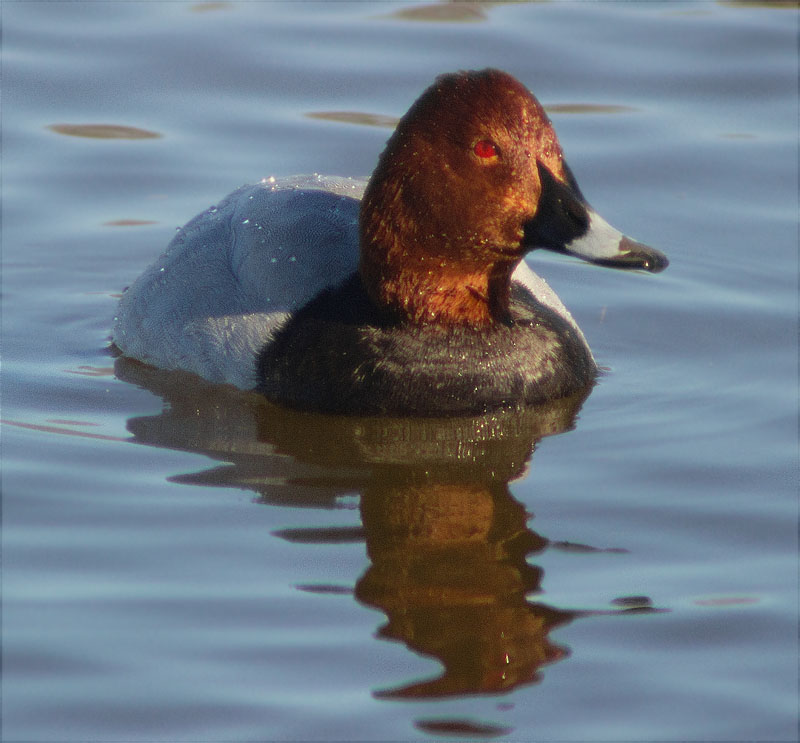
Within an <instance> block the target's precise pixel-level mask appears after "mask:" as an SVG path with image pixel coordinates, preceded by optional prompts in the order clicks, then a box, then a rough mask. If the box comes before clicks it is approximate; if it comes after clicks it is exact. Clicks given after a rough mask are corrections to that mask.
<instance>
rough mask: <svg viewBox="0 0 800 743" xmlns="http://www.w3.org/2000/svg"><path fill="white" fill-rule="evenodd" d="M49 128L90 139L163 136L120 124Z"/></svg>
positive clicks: (73, 125)
mask: <svg viewBox="0 0 800 743" xmlns="http://www.w3.org/2000/svg"><path fill="white" fill-rule="evenodd" d="M47 128H48V129H49V130H50V131H51V132H55V133H56V134H64V135H66V136H68V137H87V138H89V139H159V138H160V137H161V136H162V135H161V134H159V133H158V132H150V131H148V130H147V129H139V128H138V127H135V126H121V125H119V124H50V125H49V126H48V127H47Z"/></svg>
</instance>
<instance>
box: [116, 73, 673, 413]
mask: <svg viewBox="0 0 800 743" xmlns="http://www.w3.org/2000/svg"><path fill="white" fill-rule="evenodd" d="M541 249H544V250H549V251H555V252H558V253H564V254H568V255H572V256H576V257H579V258H581V259H583V260H586V261H588V262H591V263H594V264H599V265H604V266H608V267H616V268H625V269H639V270H643V271H646V272H651V273H656V272H659V271H662V270H663V269H664V268H666V267H667V265H668V260H667V258H666V256H665V255H664V254H663V253H661V252H660V251H658V250H656V249H654V248H651V247H650V246H648V245H645V244H644V243H641V242H637V241H635V240H633V239H631V238H629V237H627V236H626V235H624V234H623V233H621V232H620V231H618V230H617V229H616V228H614V227H612V226H611V225H610V224H609V223H608V222H606V221H605V220H604V219H603V218H602V217H601V216H600V215H599V214H597V213H596V212H595V211H594V209H592V207H591V206H590V205H589V204H588V202H587V201H586V199H585V198H584V196H583V194H582V193H581V190H580V188H579V187H578V184H577V182H576V180H575V177H574V176H573V174H572V171H571V170H570V168H569V167H568V165H567V162H566V160H565V158H564V154H563V151H562V148H561V145H560V144H559V141H558V138H557V136H556V133H555V129H554V128H553V125H552V123H551V121H550V119H549V118H548V116H547V114H546V113H545V110H544V108H543V107H542V105H541V104H540V103H539V101H538V100H537V99H536V98H535V97H534V96H533V94H532V93H531V92H530V91H529V90H528V89H527V88H526V87H525V86H524V85H523V84H522V83H521V82H519V81H518V80H517V79H516V78H514V77H513V76H512V75H510V74H508V73H506V72H503V71H501V70H497V69H484V70H470V71H460V72H455V73H448V74H444V75H440V76H439V77H437V78H436V79H435V81H434V82H433V84H432V85H430V87H428V88H427V89H426V90H425V91H424V92H423V93H422V94H421V95H420V97H419V98H418V99H417V100H416V101H415V102H414V103H413V105H412V106H411V108H410V109H409V110H408V112H407V113H406V114H405V115H404V116H403V117H402V118H401V120H400V121H399V123H398V124H397V127H396V128H395V130H394V132H393V133H392V135H391V137H390V138H389V140H388V142H387V144H386V147H385V149H384V150H383V152H382V154H381V155H380V157H379V159H378V163H377V166H376V168H375V170H374V172H373V173H372V175H371V177H370V178H369V179H363V178H349V177H338V176H326V175H319V174H314V175H310V176H289V177H284V178H276V177H269V178H265V179H263V180H262V181H261V182H259V183H256V184H251V185H246V186H242V187H241V188H239V189H237V190H236V191H234V192H233V193H232V194H230V195H229V196H228V197H226V198H225V199H224V200H223V201H221V202H220V203H218V204H217V205H216V206H213V207H211V208H210V209H207V210H206V211H204V212H203V213H201V214H199V215H198V216H196V217H195V218H194V219H192V220H191V221H189V222H188V223H187V224H186V225H185V226H184V227H183V228H181V229H180V230H179V231H178V232H177V233H176V235H175V236H174V238H173V239H172V241H171V242H170V244H169V245H168V246H167V248H166V250H165V252H164V253H163V254H162V255H161V256H160V257H159V258H158V259H157V260H156V261H155V262H154V263H153V264H152V265H151V266H150V267H149V268H147V269H146V270H145V271H144V273H143V274H142V275H141V276H139V278H137V279H136V280H135V281H134V282H133V283H132V284H131V285H130V287H128V288H127V289H126V290H125V291H124V293H123V295H122V297H121V299H120V302H119V306H118V309H117V313H116V316H115V318H114V322H113V328H112V344H113V346H114V347H115V349H116V351H117V352H118V353H120V354H122V355H123V356H125V357H128V358H132V359H135V360H137V361H140V362H143V363H145V364H149V365H151V366H155V367H158V368H161V369H165V370H181V371H184V372H191V373H193V374H196V375H198V376H200V377H202V378H203V379H205V380H206V381H208V382H211V383H215V384H232V385H234V386H236V387H238V388H240V389H242V390H249V391H251V392H255V393H257V394H260V395H263V396H264V397H266V398H267V400H269V401H270V402H272V403H274V404H276V405H278V406H283V407H288V408H293V409H296V410H302V411H309V412H315V413H324V414H334V415H362V416H375V415H383V416H400V417H420V416H426V417H453V416H467V415H477V414H484V413H487V412H491V411H493V410H497V409H501V408H525V407H528V406H532V405H537V404H540V403H545V402H550V401H553V400H558V399H561V398H567V397H569V396H571V395H574V394H577V393H580V392H583V391H585V390H587V389H589V388H591V387H592V386H593V385H594V384H595V381H596V378H597V375H598V366H597V363H596V362H595V359H594V356H593V355H592V352H591V350H590V348H589V345H588V343H587V341H586V338H585V337H584V335H583V333H582V332H581V330H580V328H579V327H578V325H577V323H576V322H575V320H574V319H573V318H572V316H571V315H570V313H569V311H568V310H567V309H566V307H565V306H564V305H563V303H562V302H561V300H560V299H559V298H558V296H557V295H556V294H555V292H553V290H552V289H551V288H550V287H549V286H548V285H547V283H546V282H545V281H544V279H542V278H541V277H539V276H538V275H537V274H536V273H534V271H533V270H532V269H531V268H530V267H529V265H528V264H527V262H526V261H525V256H526V255H527V254H529V253H531V252H532V251H535V250H541Z"/></svg>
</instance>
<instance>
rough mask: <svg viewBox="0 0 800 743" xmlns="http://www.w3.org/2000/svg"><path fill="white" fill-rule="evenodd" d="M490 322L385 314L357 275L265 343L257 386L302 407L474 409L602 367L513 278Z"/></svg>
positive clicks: (530, 395) (578, 380)
mask: <svg viewBox="0 0 800 743" xmlns="http://www.w3.org/2000/svg"><path fill="white" fill-rule="evenodd" d="M511 315H512V319H511V321H510V322H509V323H507V324H501V323H498V324H496V325H494V326H492V327H490V328H481V329H476V328H468V327H457V328H441V327H437V326H434V325H429V326H409V325H405V324H393V323H390V322H387V321H385V320H383V319H382V318H381V317H380V316H379V314H378V312H377V311H376V309H375V308H374V306H373V305H372V304H371V302H370V301H369V299H368V297H367V296H366V293H365V292H364V289H363V287H362V285H361V281H360V280H359V278H358V276H357V275H353V276H352V277H350V278H349V279H348V280H347V281H345V282H344V283H343V284H342V285H340V286H339V287H337V288H335V289H331V290H327V291H325V292H323V293H321V294H320V295H318V296H317V297H316V298H315V299H314V300H312V302H310V303H309V304H308V305H306V306H305V307H304V308H303V309H302V310H301V311H299V312H298V313H297V314H296V315H295V316H294V317H292V319H291V320H289V321H288V322H287V323H286V325H284V326H283V327H282V328H281V330H280V331H279V332H278V334H277V335H276V337H275V339H274V342H272V343H270V344H269V345H268V346H267V347H265V349H264V350H263V351H262V352H261V354H260V356H259V358H258V362H257V363H258V368H257V371H258V378H259V380H260V382H259V387H258V390H259V391H260V392H261V393H262V394H264V395H265V396H266V397H267V398H268V399H270V400H271V401H273V402H275V403H278V404H280V405H286V406H288V407H292V408H298V409H301V410H311V411H317V412H325V413H351V414H354V415H401V416H453V415H476V414H479V413H483V412H486V411H489V410H493V409H497V408H503V407H522V406H525V405H532V404H536V403H540V402H545V401H548V400H554V399H558V398H560V397H565V396H567V395H570V394H572V393H574V392H577V391H579V390H583V389H586V388H587V387H588V386H589V385H591V384H592V383H593V381H594V378H595V375H596V372H597V368H596V366H595V364H594V361H593V360H592V357H591V354H590V352H589V349H588V348H587V347H586V345H585V343H584V342H583V341H582V339H581V338H580V337H579V336H578V334H577V333H576V332H575V330H574V329H573V328H572V326H571V325H570V324H569V323H567V322H566V321H565V320H564V319H563V318H561V317H560V316H558V315H557V314H555V313H554V312H553V311H552V310H550V309H549V308H546V307H543V306H542V305H540V304H538V303H537V302H536V301H535V299H534V298H533V297H532V295H531V294H530V293H529V292H527V290H525V289H524V288H522V287H520V286H517V285H515V286H514V290H513V292H512V301H511Z"/></svg>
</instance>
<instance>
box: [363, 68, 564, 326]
mask: <svg viewBox="0 0 800 743" xmlns="http://www.w3.org/2000/svg"><path fill="white" fill-rule="evenodd" d="M539 164H541V165H543V166H545V167H546V168H547V169H548V170H549V171H550V173H552V174H553V175H554V176H555V177H556V178H557V179H558V180H560V181H562V182H565V181H566V180H567V175H566V171H565V169H564V165H563V161H562V152H561V147H560V145H559V143H558V139H557V138H556V134H555V131H554V130H553V127H552V125H551V123H550V120H549V119H548V118H547V115H546V114H545V112H544V110H543V108H542V106H541V105H540V104H539V102H538V101H537V100H536V99H535V98H534V97H533V96H532V95H531V93H530V92H529V91H528V90H527V89H526V88H525V87H524V86H523V85H522V84H521V83H519V82H518V81H517V80H515V79H514V78H513V77H511V76H510V75H508V74H506V73H504V72H501V71H499V70H483V71H480V72H461V73H457V74H451V75H443V76H441V77H439V78H438V79H437V80H436V82H435V83H434V84H433V85H432V86H431V87H430V88H428V89H427V90H426V91H425V92H424V93H423V94H422V95H421V96H420V98H419V99H418V100H417V101H416V102H415V103H414V105H413V106H412V107H411V108H410V110H409V111H408V113H407V114H406V115H405V116H404V117H403V119H402V120H401V121H400V123H399V125H398V126H397V129H396V131H395V132H394V134H393V135H392V137H391V139H390V140H389V142H388V144H387V146H386V149H385V150H384V152H383V154H382V155H381V157H380V160H379V162H378V166H377V168H376V169H375V172H374V173H373V176H372V178H371V180H370V183H369V185H368V187H367V190H366V193H365V195H364V200H363V204H362V209H361V225H360V230H361V260H360V268H359V270H360V273H361V277H362V280H363V283H364V285H365V287H366V289H367V291H368V293H369V294H370V296H371V298H372V300H373V301H374V302H375V303H376V304H377V305H378V306H379V307H380V308H381V309H382V310H384V311H385V312H386V313H387V314H389V315H391V316H393V317H395V318H397V319H398V320H401V321H411V322H415V323H428V322H433V323H441V324H444V325H451V324H471V325H481V324H485V323H489V322H493V321H495V320H502V319H504V318H505V317H506V316H507V312H508V290H509V282H510V276H511V273H512V272H513V270H514V268H515V267H516V265H517V263H518V262H519V261H520V259H521V258H522V256H523V254H524V253H525V252H526V250H527V249H528V248H527V247H525V246H524V245H523V237H524V225H525V224H526V222H529V221H530V220H531V219H532V218H533V216H534V215H535V214H536V210H537V205H538V202H539V197H540V194H541V188H542V186H541V182H540V175H539V170H538V168H539Z"/></svg>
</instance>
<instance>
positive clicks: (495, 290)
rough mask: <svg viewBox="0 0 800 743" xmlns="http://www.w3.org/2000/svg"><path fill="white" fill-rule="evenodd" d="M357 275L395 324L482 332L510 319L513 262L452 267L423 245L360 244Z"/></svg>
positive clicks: (371, 296)
mask: <svg viewBox="0 0 800 743" xmlns="http://www.w3.org/2000/svg"><path fill="white" fill-rule="evenodd" d="M365 237H366V236H364V235H363V234H362V245H361V259H360V263H359V273H360V275H361V280H362V282H363V284H364V287H365V289H366V291H367V294H368V295H369V297H370V299H371V300H372V301H373V302H374V303H375V305H376V306H377V307H378V308H379V309H380V310H381V312H382V313H384V314H386V315H387V316H389V317H391V318H393V319H394V320H397V321H399V322H409V323H412V324H417V325H422V324H437V325H443V326H453V325H462V326H473V327H482V326H486V325H490V324H492V323H497V322H503V323H504V322H507V321H508V318H509V294H510V282H511V274H512V273H513V271H514V268H516V265H517V263H518V261H514V262H509V261H503V262H502V263H495V264H492V265H488V266H487V265H469V264H468V263H463V262H459V263H457V264H456V263H452V262H450V261H449V260H448V259H447V258H442V257H439V256H436V253H435V252H434V251H430V252H429V251H428V250H426V249H425V246H419V245H418V244H414V243H412V244H408V243H405V244H404V245H403V247H402V248H401V247H399V246H398V245H395V244H392V243H389V244H388V245H387V243H385V242H375V241H374V240H373V241H371V242H367V243H365V242H363V240H364V238H365Z"/></svg>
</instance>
